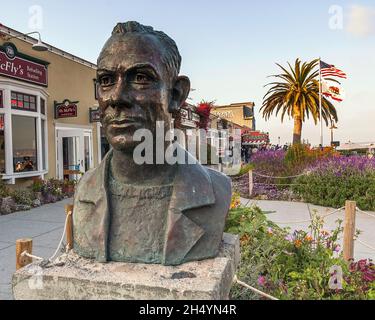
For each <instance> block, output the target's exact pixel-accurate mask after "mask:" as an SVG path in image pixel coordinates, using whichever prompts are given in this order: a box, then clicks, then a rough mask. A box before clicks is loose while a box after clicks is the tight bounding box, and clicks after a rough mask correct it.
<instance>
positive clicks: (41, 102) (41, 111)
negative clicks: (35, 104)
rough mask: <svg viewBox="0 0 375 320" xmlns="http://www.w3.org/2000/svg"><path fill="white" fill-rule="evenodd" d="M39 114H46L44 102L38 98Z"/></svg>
mask: <svg viewBox="0 0 375 320" xmlns="http://www.w3.org/2000/svg"><path fill="white" fill-rule="evenodd" d="M40 113H41V114H46V100H44V99H43V98H40Z"/></svg>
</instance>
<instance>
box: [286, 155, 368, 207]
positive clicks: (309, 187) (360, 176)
mask: <svg viewBox="0 0 375 320" xmlns="http://www.w3.org/2000/svg"><path fill="white" fill-rule="evenodd" d="M374 163H375V162H373V161H372V160H368V159H366V158H360V157H338V158H331V159H326V160H324V161H321V162H320V163H318V164H317V165H315V166H314V168H312V170H311V172H310V173H309V174H307V175H305V176H301V177H298V178H297V179H296V180H295V181H294V183H295V185H293V187H292V190H293V192H295V193H297V194H298V195H299V196H300V197H301V198H303V200H304V201H305V202H309V203H313V204H317V205H322V206H327V207H335V208H338V207H342V206H344V205H345V201H346V200H353V201H356V202H357V205H358V207H359V208H361V209H362V210H375V165H374Z"/></svg>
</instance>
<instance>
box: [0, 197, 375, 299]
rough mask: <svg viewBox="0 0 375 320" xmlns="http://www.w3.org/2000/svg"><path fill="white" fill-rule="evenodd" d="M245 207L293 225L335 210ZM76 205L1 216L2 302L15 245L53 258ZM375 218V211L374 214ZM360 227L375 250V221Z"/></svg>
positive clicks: (366, 252)
mask: <svg viewBox="0 0 375 320" xmlns="http://www.w3.org/2000/svg"><path fill="white" fill-rule="evenodd" d="M241 202H242V204H244V205H245V204H247V205H249V206H251V205H258V206H259V207H260V208H261V209H263V210H264V211H266V212H267V213H268V217H269V219H271V220H272V221H275V222H276V221H277V222H291V221H300V220H308V219H310V212H312V210H314V209H316V210H317V211H318V212H319V213H320V214H322V215H326V214H327V213H330V212H332V211H334V210H335V209H331V208H324V207H319V206H314V205H307V204H306V203H299V202H286V201H266V200H259V201H255V200H247V199H241ZM67 203H72V199H66V200H64V201H60V202H57V203H53V204H48V205H44V206H42V207H39V208H36V209H32V210H30V211H22V212H21V211H20V212H16V213H13V214H10V215H7V216H0V300H4V299H12V298H13V297H12V290H11V284H10V283H11V277H12V274H13V273H14V272H15V269H16V268H15V266H16V248H15V242H16V240H17V239H21V238H32V239H33V254H35V255H37V256H40V257H44V258H49V257H50V256H51V255H52V254H53V253H54V252H55V250H56V247H57V245H58V243H59V240H60V238H61V235H62V232H63V228H64V222H65V212H64V205H65V204H67ZM370 214H373V215H374V216H375V212H371V213H370ZM343 217H344V215H343V211H341V212H338V213H335V214H333V215H332V216H330V217H327V218H326V229H327V230H331V229H334V228H335V225H336V224H335V221H336V220H337V219H338V218H340V219H343ZM308 225H309V223H286V224H280V226H283V227H285V226H289V227H291V229H292V230H294V229H305V230H306V229H307V227H308ZM356 226H357V228H358V229H360V230H362V231H363V233H362V234H361V235H360V237H359V238H360V239H361V240H362V241H364V242H366V243H368V244H370V245H371V246H373V247H375V218H372V217H370V216H367V215H365V214H363V213H358V214H357V219H356ZM355 258H356V259H361V258H372V259H374V260H375V251H374V250H372V249H369V248H366V247H365V246H363V245H362V244H360V243H356V244H355Z"/></svg>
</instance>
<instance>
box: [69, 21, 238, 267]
mask: <svg viewBox="0 0 375 320" xmlns="http://www.w3.org/2000/svg"><path fill="white" fill-rule="evenodd" d="M180 65H181V57H180V54H179V51H178V49H177V46H176V44H175V42H174V41H173V40H172V39H171V38H169V37H168V36H167V35H166V34H164V33H163V32H160V31H155V30H153V28H152V27H148V26H144V25H141V24H139V23H137V22H133V21H131V22H126V23H119V24H117V25H116V27H115V28H114V30H113V32H112V35H111V37H110V38H109V39H108V41H107V42H106V44H105V45H104V47H103V49H102V51H101V53H100V56H99V58H98V70H97V80H98V82H99V89H98V96H99V105H100V110H101V122H102V125H103V129H104V131H105V134H106V136H107V139H108V141H109V143H110V144H111V146H112V150H111V151H110V152H109V153H108V154H107V155H106V157H105V158H104V159H103V161H102V162H101V163H100V164H99V166H98V167H97V168H95V169H92V170H90V171H88V172H87V173H86V174H85V175H84V176H83V177H82V179H81V180H80V182H79V184H78V186H77V189H76V193H75V196H74V215H73V216H74V217H73V236H74V251H75V252H76V253H78V254H79V255H80V256H82V257H86V258H92V259H96V260H97V261H100V262H106V261H121V262H134V263H158V264H164V265H178V264H181V263H184V262H187V261H193V260H202V259H206V258H213V257H215V256H216V255H217V253H218V251H219V246H220V243H221V240H222V235H223V230H224V225H225V219H226V216H227V213H228V209H229V205H230V200H231V184H230V180H229V178H228V177H226V176H225V175H223V174H221V173H219V172H217V171H214V170H211V169H206V168H204V167H203V166H202V165H201V164H199V163H195V164H190V162H188V163H183V164H180V163H175V164H168V163H165V162H158V161H156V159H155V155H153V156H154V159H153V160H155V161H154V162H153V164H146V163H145V164H141V165H139V164H137V163H135V161H134V157H133V152H134V150H135V148H136V147H137V145H139V143H140V142H139V141H136V140H135V139H134V136H133V135H134V133H135V132H136V131H137V130H138V129H147V130H149V131H150V132H151V133H153V134H155V131H156V122H159V123H164V126H165V128H164V129H165V130H169V129H170V126H171V119H172V113H173V112H175V111H177V110H179V108H180V107H181V106H182V105H183V104H184V102H185V100H186V98H187V96H188V93H189V91H190V81H189V79H188V78H187V77H185V76H179V72H180ZM162 121H163V122H162ZM153 143H154V148H153V150H154V153H155V149H156V148H160V146H158V145H156V143H155V142H153ZM163 147H164V146H163ZM179 148H180V147H179ZM180 151H181V150H180ZM183 154H184V157H185V159H189V157H191V155H190V154H189V153H188V152H187V151H186V150H183Z"/></svg>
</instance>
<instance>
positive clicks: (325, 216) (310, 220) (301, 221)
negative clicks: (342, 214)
mask: <svg viewBox="0 0 375 320" xmlns="http://www.w3.org/2000/svg"><path fill="white" fill-rule="evenodd" d="M344 208H345V207H341V208H339V209H337V210H334V211H332V212H330V213H327V214H326V215H323V216H319V218H323V219H325V218H327V217H329V216H331V215H333V214H335V213H336V212H339V211H341V210H342V209H344ZM312 221H313V219H308V220H297V221H272V222H273V223H276V224H293V223H305V222H312Z"/></svg>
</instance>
